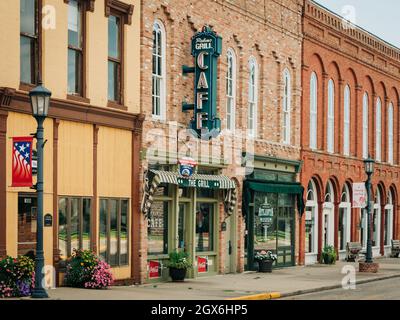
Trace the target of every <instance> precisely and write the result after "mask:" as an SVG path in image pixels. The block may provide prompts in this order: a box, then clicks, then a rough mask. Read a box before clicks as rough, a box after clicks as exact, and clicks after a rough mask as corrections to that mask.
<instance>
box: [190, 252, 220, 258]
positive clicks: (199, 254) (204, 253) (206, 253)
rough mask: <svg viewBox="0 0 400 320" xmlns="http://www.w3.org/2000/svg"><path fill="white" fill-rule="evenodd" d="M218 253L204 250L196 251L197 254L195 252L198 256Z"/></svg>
mask: <svg viewBox="0 0 400 320" xmlns="http://www.w3.org/2000/svg"><path fill="white" fill-rule="evenodd" d="M216 255H217V253H216V252H215V251H204V252H200V251H196V254H195V256H196V257H201V256H216Z"/></svg>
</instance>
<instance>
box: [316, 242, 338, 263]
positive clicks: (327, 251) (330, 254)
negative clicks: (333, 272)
mask: <svg viewBox="0 0 400 320" xmlns="http://www.w3.org/2000/svg"><path fill="white" fill-rule="evenodd" d="M320 262H321V263H324V264H335V263H336V250H335V248H334V246H325V247H324V249H323V250H322V252H321V261H320Z"/></svg>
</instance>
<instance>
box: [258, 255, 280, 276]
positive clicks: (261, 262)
mask: <svg viewBox="0 0 400 320" xmlns="http://www.w3.org/2000/svg"><path fill="white" fill-rule="evenodd" d="M277 259H278V257H277V255H276V254H273V253H272V251H265V250H262V251H260V252H257V254H256V255H255V256H254V260H256V261H257V262H258V272H272V264H273V263H274V262H275V261H276V260H277Z"/></svg>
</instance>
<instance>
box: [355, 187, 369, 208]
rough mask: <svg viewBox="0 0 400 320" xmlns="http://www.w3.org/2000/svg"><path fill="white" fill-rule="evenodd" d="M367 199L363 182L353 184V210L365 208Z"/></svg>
mask: <svg viewBox="0 0 400 320" xmlns="http://www.w3.org/2000/svg"><path fill="white" fill-rule="evenodd" d="M367 198H368V195H367V188H366V187H365V182H355V183H353V208H365V207H366V206H367Z"/></svg>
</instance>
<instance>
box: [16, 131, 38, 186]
mask: <svg viewBox="0 0 400 320" xmlns="http://www.w3.org/2000/svg"><path fill="white" fill-rule="evenodd" d="M32 143H33V137H13V144H12V145H13V147H12V187H31V186H32Z"/></svg>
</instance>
